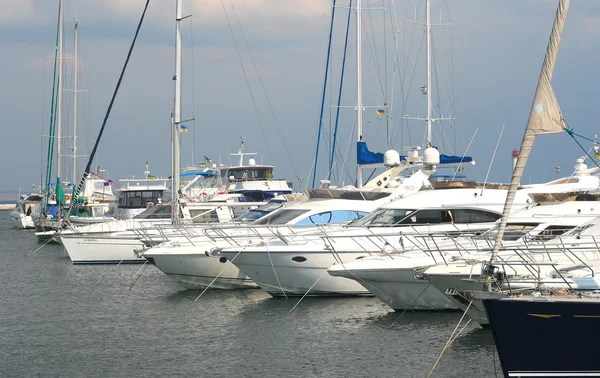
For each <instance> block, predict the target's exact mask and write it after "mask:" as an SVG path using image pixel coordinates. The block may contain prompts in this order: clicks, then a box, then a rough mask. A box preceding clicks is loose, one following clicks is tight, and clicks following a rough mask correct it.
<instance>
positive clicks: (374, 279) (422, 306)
mask: <svg viewBox="0 0 600 378" xmlns="http://www.w3.org/2000/svg"><path fill="white" fill-rule="evenodd" d="M349 265H350V264H348V265H346V269H343V268H341V267H339V266H337V267H336V268H337V269H330V270H329V274H331V275H336V276H338V277H346V278H350V279H354V280H356V281H357V282H360V283H361V284H362V285H363V286H364V287H365V288H367V289H368V290H370V291H371V292H372V293H373V294H374V295H375V296H376V297H377V298H379V299H380V300H381V301H383V302H384V303H385V304H387V305H388V306H390V307H391V308H392V309H394V310H395V311H404V310H456V309H458V306H456V305H455V304H454V303H452V302H451V301H450V300H449V299H448V298H446V296H445V295H443V294H442V293H440V292H439V291H438V290H437V289H436V288H435V287H433V286H432V285H431V284H429V282H427V281H426V280H422V279H418V278H415V276H414V273H413V268H412V267H406V268H397V269H352V268H351V266H349ZM340 268H341V269H340Z"/></svg>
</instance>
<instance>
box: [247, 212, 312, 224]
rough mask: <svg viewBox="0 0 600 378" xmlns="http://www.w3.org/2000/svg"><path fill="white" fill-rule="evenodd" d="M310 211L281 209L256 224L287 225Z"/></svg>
mask: <svg viewBox="0 0 600 378" xmlns="http://www.w3.org/2000/svg"><path fill="white" fill-rule="evenodd" d="M308 211H309V210H291V209H281V210H278V211H275V212H273V213H271V214H269V215H267V216H266V217H263V218H262V219H259V220H257V221H256V222H254V224H286V223H288V222H289V221H291V220H292V219H294V218H297V217H299V216H300V215H302V214H304V213H307V212H308Z"/></svg>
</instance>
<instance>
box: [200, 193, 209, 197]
mask: <svg viewBox="0 0 600 378" xmlns="http://www.w3.org/2000/svg"><path fill="white" fill-rule="evenodd" d="M206 196H208V193H206V192H202V193H200V197H206Z"/></svg>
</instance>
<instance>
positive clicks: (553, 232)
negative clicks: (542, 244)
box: [534, 226, 575, 240]
mask: <svg viewBox="0 0 600 378" xmlns="http://www.w3.org/2000/svg"><path fill="white" fill-rule="evenodd" d="M574 228H575V227H574V226H548V227H546V228H545V229H543V230H542V231H540V233H539V234H537V235H536V236H535V237H534V239H537V240H550V239H554V238H555V237H557V236H560V235H562V234H564V233H565V232H567V231H571V230H572V229H574Z"/></svg>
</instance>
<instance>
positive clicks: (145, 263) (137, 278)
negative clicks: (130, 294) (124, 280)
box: [129, 260, 148, 290]
mask: <svg viewBox="0 0 600 378" xmlns="http://www.w3.org/2000/svg"><path fill="white" fill-rule="evenodd" d="M147 264H148V260H146V261H145V262H144V265H142V267H141V268H140V269H138V271H137V272H136V273H135V274H136V275H137V277H136V279H135V280H134V281H133V283H132V284H131V286H129V290H131V288H132V287H133V285H135V283H136V282H137V281H138V280H139V279H140V277H141V276H142V272H141V270H142V269H144V268H145V267H146V265H147ZM138 273H139V275H138ZM134 277H135V275H134Z"/></svg>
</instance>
